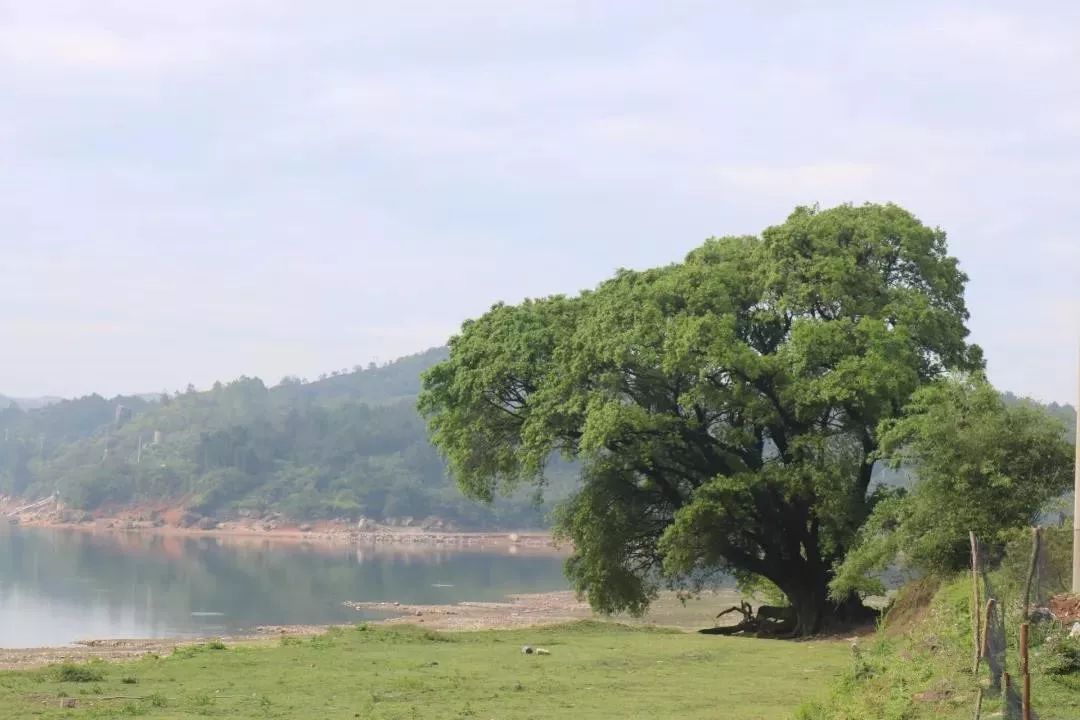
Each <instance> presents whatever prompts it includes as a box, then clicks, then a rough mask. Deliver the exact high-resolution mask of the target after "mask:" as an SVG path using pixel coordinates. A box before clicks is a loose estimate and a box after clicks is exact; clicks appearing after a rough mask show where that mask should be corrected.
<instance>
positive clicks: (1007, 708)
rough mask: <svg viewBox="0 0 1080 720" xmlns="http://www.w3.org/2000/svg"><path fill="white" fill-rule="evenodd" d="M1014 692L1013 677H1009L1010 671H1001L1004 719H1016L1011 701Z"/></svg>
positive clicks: (1002, 714)
mask: <svg viewBox="0 0 1080 720" xmlns="http://www.w3.org/2000/svg"><path fill="white" fill-rule="evenodd" d="M1011 693H1012V678H1010V677H1009V673H1007V672H1003V673H1001V717H1002V718H1004V720H1015V718H1013V711H1012V703H1011V702H1010V701H1009V695H1010V694H1011Z"/></svg>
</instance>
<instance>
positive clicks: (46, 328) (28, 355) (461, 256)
mask: <svg viewBox="0 0 1080 720" xmlns="http://www.w3.org/2000/svg"><path fill="white" fill-rule="evenodd" d="M1078 20H1080V7H1077V6H1074V5H1072V4H1069V3H1065V2H1060V1H1059V2H1035V3H1031V4H1028V5H1027V6H1026V7H1025V8H1024V9H1022V10H1017V9H1016V8H1014V7H1010V4H1007V3H993V2H990V3H976V2H973V1H972V2H964V3H956V4H951V5H950V7H949V8H941V7H939V6H938V4H936V3H930V2H915V3H880V4H874V5H872V6H865V7H858V8H850V7H845V6H844V5H842V4H835V5H831V6H830V5H822V4H815V5H814V6H809V5H804V4H800V3H791V4H782V5H781V4H776V5H771V6H769V7H757V6H754V7H749V6H745V4H739V3H725V4H714V3H701V2H674V3H668V4H665V5H664V6H663V7H660V6H658V5H656V4H653V3H632V2H631V3H625V2H623V3H615V2H612V1H611V0H606V1H597V2H573V3H571V2H562V1H561V0H553V1H552V2H547V3H543V4H531V5H516V6H512V7H508V6H506V5H505V4H502V3H494V2H491V0H472V1H466V2H462V3H455V4H454V5H453V6H446V5H443V4H437V3H424V2H419V1H414V2H404V3H399V4H396V5H394V6H392V7H390V6H387V5H385V4H370V5H364V4H357V3H351V2H344V1H343V0H316V2H313V3H308V4H305V5H304V6H303V7H302V8H301V7H299V6H297V5H295V4H293V3H285V2H279V1H274V0H230V1H229V2H218V3H207V2H192V3H184V4H179V5H178V4H176V3H160V2H145V3H138V4H136V5H132V6H130V7H123V4H92V5H86V4H85V3H80V2H76V1H75V0H56V1H55V2H50V3H35V2H30V1H29V0H13V1H12V2H9V3H6V4H5V10H4V12H3V14H2V15H0V62H2V63H3V66H4V70H5V72H4V73H0V106H2V107H3V108H4V113H3V114H2V116H0V160H2V162H0V209H2V211H3V212H2V215H0V217H3V218H4V220H3V221H2V224H0V238H2V240H0V278H2V282H0V332H2V336H0V337H2V338H3V360H2V361H0V393H2V394H4V395H7V396H11V397H39V396H59V397H73V396H81V395H85V394H88V393H92V392H97V393H100V394H102V395H106V396H112V395H116V394H118V393H126V392H157V391H159V390H170V391H172V390H176V389H183V388H184V387H185V386H186V385H188V384H189V383H191V384H194V385H195V386H196V387H198V388H207V387H209V386H210V385H211V384H212V383H213V382H214V381H217V380H221V381H228V380H232V379H234V378H236V377H238V376H241V375H247V376H258V377H261V378H263V379H264V381H266V382H267V383H268V384H273V383H276V382H277V381H278V380H280V378H281V377H282V376H285V375H298V376H303V377H307V378H309V379H312V378H315V377H316V376H318V375H319V374H320V373H322V372H328V371H330V370H333V369H335V368H337V369H341V368H345V367H352V366H354V365H357V364H359V365H365V366H366V365H367V364H368V363H369V362H371V361H378V362H380V363H382V362H385V361H387V360H390V359H393V358H396V357H400V356H403V355H408V354H412V353H415V352H420V351H422V350H423V349H425V348H429V347H433V346H438V345H441V344H443V343H445V341H446V340H447V338H448V337H449V336H450V335H451V334H452V333H453V332H454V331H455V330H456V329H457V327H458V326H459V325H460V323H461V322H462V321H463V320H465V319H467V318H469V317H474V316H476V315H478V314H480V313H482V312H484V311H485V310H486V309H487V308H488V307H490V306H491V304H493V303H495V302H497V301H507V302H517V301H519V300H521V299H522V298H524V297H526V296H542V295H548V294H553V293H574V292H577V291H579V290H581V289H584V288H589V287H593V286H595V285H596V284H597V283H599V282H601V281H602V280H603V279H605V278H606V277H608V276H610V275H611V274H612V273H613V272H614V271H615V269H616V268H619V267H629V268H645V267H650V266H655V265H660V264H665V263H669V262H675V261H678V260H680V259H681V258H682V257H683V256H684V255H685V254H686V252H687V251H689V250H690V249H692V248H693V247H695V246H697V245H699V244H700V243H701V242H702V241H703V240H704V239H705V238H707V237H709V236H715V235H729V234H744V233H755V234H756V233H760V231H761V230H762V229H764V228H765V227H766V226H769V225H772V224H776V223H779V222H781V221H783V219H784V218H785V217H786V216H787V215H788V213H790V212H791V210H792V209H793V208H794V207H795V206H796V205H805V204H812V203H814V202H818V203H820V204H821V205H822V206H823V207H828V206H832V205H835V204H838V203H841V202H854V203H862V202H866V201H872V202H888V201H892V202H896V203H898V204H900V205H902V206H904V207H906V208H908V209H909V210H911V211H912V212H914V213H915V214H916V215H917V216H918V217H919V218H920V219H921V220H922V221H924V222H926V223H927V224H929V225H934V226H940V227H942V228H943V229H945V230H946V231H947V232H948V234H949V238H950V251H951V253H952V254H953V255H955V256H957V257H958V258H959V259H960V262H961V266H962V268H963V269H964V270H965V271H966V272H967V273H968V274H969V275H970V276H971V282H970V283H969V286H968V293H967V300H968V306H969V308H970V310H971V313H972V320H971V323H970V327H971V329H972V337H971V339H972V341H974V342H976V343H979V344H980V345H982V346H983V348H984V349H985V351H986V355H987V358H988V361H989V368H988V369H989V375H990V378H991V380H992V381H993V382H994V383H995V384H996V385H997V386H998V387H1000V388H1001V389H1003V390H1010V391H1012V392H1015V393H1017V394H1022V395H1030V396H1032V397H1035V398H1036V399H1039V400H1044V401H1059V402H1071V401H1073V400H1074V397H1075V395H1076V388H1077V385H1076V383H1077V378H1076V374H1077V373H1076V370H1075V358H1076V349H1077V342H1076V338H1077V335H1078V331H1080V299H1078V297H1077V291H1076V288H1077V287H1080V241H1078V240H1077V238H1074V237H1072V235H1071V232H1072V231H1071V230H1070V228H1073V227H1075V226H1076V225H1077V224H1078V223H1077V221H1078V220H1080V205H1078V204H1077V203H1076V202H1075V197H1074V194H1075V193H1074V191H1073V190H1072V188H1074V187H1076V186H1077V184H1078V182H1077V181H1078V180H1080V100H1077V98H1078V97H1080V95H1078V94H1077V93H1076V92H1072V91H1074V90H1076V89H1077V86H1078V84H1080V72H1077V70H1080V42H1078V41H1080V30H1078V28H1080V22H1077V21H1078Z"/></svg>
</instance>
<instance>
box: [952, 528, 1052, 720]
mask: <svg viewBox="0 0 1080 720" xmlns="http://www.w3.org/2000/svg"><path fill="white" fill-rule="evenodd" d="M970 539H971V579H972V630H973V639H974V650H973V654H974V668H975V672H976V675H978V673H979V672H980V669H981V668H983V667H985V668H986V673H987V674H988V675H989V686H988V689H989V691H990V692H991V693H1000V695H1001V703H1002V707H1001V717H1002V718H1004V720H1034V719H1037V718H1038V714H1037V713H1036V712H1035V711H1034V709H1033V708H1032V698H1031V677H1030V673H1029V668H1028V631H1029V622H1030V621H1031V620H1033V619H1034V620H1038V621H1041V620H1052V619H1053V616H1052V614H1050V611H1049V610H1048V609H1047V606H1048V604H1049V603H1050V600H1051V598H1052V597H1053V596H1054V595H1055V594H1056V593H1058V592H1060V591H1061V589H1062V588H1063V587H1064V576H1063V571H1062V570H1061V568H1058V567H1057V566H1056V565H1055V564H1054V563H1053V562H1052V556H1051V552H1050V549H1049V548H1048V546H1047V543H1046V541H1045V538H1044V534H1043V532H1042V529H1041V528H1032V532H1031V553H1030V556H1029V558H1028V559H1027V562H1026V563H1025V566H1023V567H1020V566H1017V565H1015V563H1014V565H1013V566H1012V567H1006V568H1004V569H1005V570H1006V572H1004V573H995V574H993V575H992V574H991V573H990V572H989V570H990V569H991V568H994V567H998V566H1000V565H1001V563H1002V559H1003V558H1002V557H1001V556H1000V554H997V553H992V552H991V551H990V550H988V549H987V548H986V547H984V546H983V544H982V543H980V542H979V539H978V538H977V537H976V536H975V534H974V533H971V536H970ZM995 578H997V579H995ZM1010 580H1014V581H1015V584H1014V583H1013V582H1010ZM1007 617H1013V618H1016V617H1018V618H1019V622H1018V623H1016V624H1017V625H1019V627H1018V629H1017V635H1018V638H1019V642H1018V653H1017V658H1016V662H1015V663H1011V662H1010V658H1009V632H1008V627H1007ZM983 692H984V691H980V694H979V696H978V698H977V699H976V710H975V718H976V720H978V718H979V713H980V710H981V707H982V702H983Z"/></svg>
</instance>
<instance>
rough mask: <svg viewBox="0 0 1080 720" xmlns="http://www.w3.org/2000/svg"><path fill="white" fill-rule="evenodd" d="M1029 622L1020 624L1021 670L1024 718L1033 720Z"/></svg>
mask: <svg viewBox="0 0 1080 720" xmlns="http://www.w3.org/2000/svg"><path fill="white" fill-rule="evenodd" d="M1029 628H1030V626H1029V625H1028V623H1023V624H1022V625H1021V626H1020V672H1021V673H1022V675H1023V681H1024V685H1023V692H1024V694H1023V700H1022V702H1023V704H1022V705H1021V708H1022V709H1023V720H1031V674H1030V673H1029V672H1028V630H1029Z"/></svg>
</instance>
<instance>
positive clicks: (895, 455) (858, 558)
mask: <svg viewBox="0 0 1080 720" xmlns="http://www.w3.org/2000/svg"><path fill="white" fill-rule="evenodd" d="M1053 412H1054V409H1053V408H1050V409H1047V408H1044V407H1036V406H1033V405H1032V404H1031V403H1026V402H1025V403H1021V402H1016V401H1015V399H1014V398H1011V397H1009V396H1006V397H1005V398H1003V397H1002V395H1001V394H1000V393H998V392H997V390H995V389H994V388H993V387H992V386H991V385H990V383H989V382H987V381H986V379H985V378H984V377H982V376H971V377H961V378H954V379H949V380H943V381H941V382H936V383H933V384H932V385H928V386H926V387H923V388H921V389H920V390H918V391H917V392H916V393H915V395H914V397H913V398H912V400H911V402H910V403H909V405H908V407H907V409H906V410H905V412H904V414H903V415H902V416H901V417H899V418H895V419H891V420H888V421H886V422H885V423H884V424H883V426H882V428H881V435H880V441H881V449H880V454H881V457H882V458H883V459H884V460H885V461H887V462H888V463H890V464H891V465H892V466H894V467H899V466H901V465H903V466H906V467H908V468H910V469H911V470H912V471H913V472H914V474H915V477H916V480H915V482H914V484H913V485H912V487H911V489H910V490H909V491H904V490H897V491H895V492H892V493H890V496H889V497H888V498H886V499H884V500H883V501H882V502H880V503H878V504H877V505H876V506H875V508H874V511H873V513H872V514H871V517H870V520H869V521H868V522H867V523H866V525H865V526H864V527H863V529H862V531H861V532H860V535H859V538H858V541H857V542H856V543H855V547H854V548H853V549H852V551H851V552H850V553H849V554H848V556H847V558H845V560H844V562H843V564H842V565H841V567H840V570H839V572H838V574H837V577H836V578H835V579H834V580H833V592H834V594H840V595H843V594H845V593H847V592H850V591H851V590H863V591H868V592H877V591H880V589H881V588H880V586H879V584H878V583H877V581H876V579H875V578H876V575H875V573H876V572H877V571H880V570H883V569H884V568H885V567H886V566H888V565H889V564H891V563H893V562H896V561H898V560H899V561H900V562H902V563H903V564H905V565H908V566H912V567H914V568H916V569H918V570H920V571H923V572H948V571H954V570H960V569H963V568H965V567H968V565H969V563H970V557H971V556H970V545H969V539H968V533H969V532H972V531H973V532H974V533H975V534H976V536H978V538H979V540H980V542H981V543H982V544H983V546H984V547H985V548H986V549H987V550H988V551H990V552H991V554H1000V553H1001V551H1002V550H1003V549H1004V547H1005V545H1006V542H1007V541H1008V540H1009V538H1010V533H1009V531H1010V530H1011V529H1014V528H1018V527H1026V526H1031V525H1034V524H1036V523H1037V522H1038V519H1039V515H1040V514H1041V512H1042V511H1043V510H1044V508H1046V506H1047V504H1048V503H1049V502H1050V501H1051V500H1053V499H1054V498H1057V497H1060V496H1061V494H1062V493H1064V492H1065V491H1066V490H1068V488H1069V487H1070V486H1071V484H1072V479H1073V474H1072V472H1073V448H1072V445H1071V444H1070V443H1069V442H1068V440H1067V439H1066V432H1065V429H1066V428H1065V425H1064V423H1063V422H1062V421H1061V420H1059V419H1057V418H1056V417H1054V415H1052V414H1051V413H1053Z"/></svg>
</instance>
